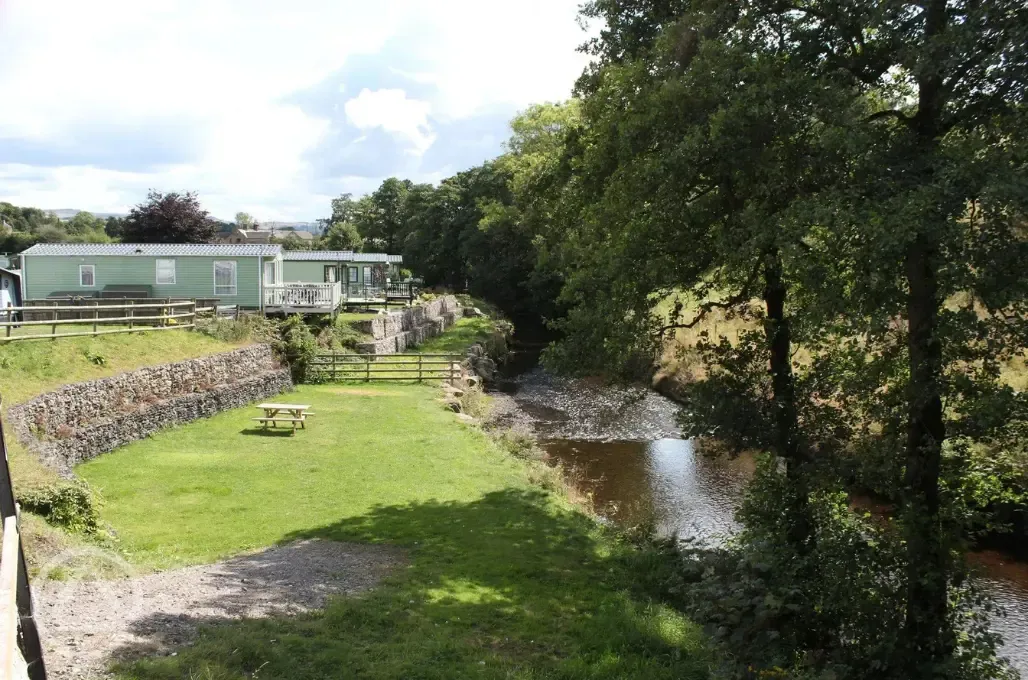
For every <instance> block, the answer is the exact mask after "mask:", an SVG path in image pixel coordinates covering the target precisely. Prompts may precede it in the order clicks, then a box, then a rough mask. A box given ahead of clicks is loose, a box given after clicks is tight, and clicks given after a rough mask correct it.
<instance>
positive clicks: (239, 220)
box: [236, 212, 256, 229]
mask: <svg viewBox="0 0 1028 680" xmlns="http://www.w3.org/2000/svg"><path fill="white" fill-rule="evenodd" d="M255 224H256V222H255V221H254V219H253V217H252V216H251V215H250V214H249V213H245V212H237V213H236V226H237V227H239V228H240V229H253V228H254V225H255Z"/></svg>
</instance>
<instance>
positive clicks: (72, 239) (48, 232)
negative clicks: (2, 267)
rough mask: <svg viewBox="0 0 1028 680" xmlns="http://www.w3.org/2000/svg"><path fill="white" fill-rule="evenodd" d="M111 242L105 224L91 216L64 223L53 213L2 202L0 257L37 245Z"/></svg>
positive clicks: (84, 214)
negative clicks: (2, 254)
mask: <svg viewBox="0 0 1028 680" xmlns="http://www.w3.org/2000/svg"><path fill="white" fill-rule="evenodd" d="M3 225H6V227H5V226H3ZM111 238H112V235H111V234H110V233H108V232H107V231H106V225H105V223H104V221H103V220H100V219H99V218H96V217H93V215H91V214H90V213H87V212H80V213H78V214H77V215H75V216H74V217H73V218H72V219H70V220H68V221H67V222H62V221H61V220H60V219H58V217H57V216H56V215H55V214H53V213H48V212H44V211H42V210H39V209H38V208H19V207H17V206H14V205H11V204H10V203H5V202H2V201H0V253H18V252H21V251H22V250H25V249H27V248H29V247H31V246H33V245H35V244H36V243H106V242H109V241H110V240H111Z"/></svg>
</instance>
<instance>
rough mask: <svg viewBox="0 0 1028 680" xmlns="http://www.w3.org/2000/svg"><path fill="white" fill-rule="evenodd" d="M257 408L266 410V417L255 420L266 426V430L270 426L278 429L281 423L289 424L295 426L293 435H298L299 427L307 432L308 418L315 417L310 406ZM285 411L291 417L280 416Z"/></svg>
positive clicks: (273, 405)
mask: <svg viewBox="0 0 1028 680" xmlns="http://www.w3.org/2000/svg"><path fill="white" fill-rule="evenodd" d="M257 408H259V409H263V410H264V417H263V418H254V420H255V421H257V422H259V423H261V424H262V425H264V429H268V425H271V426H272V427H277V426H278V424H279V423H288V424H289V425H292V426H293V434H296V426H297V425H299V426H300V429H301V430H306V429H307V416H311V415H314V414H313V413H311V412H310V408H311V405H310V404H259V405H258V406H257ZM283 411H285V412H286V413H288V414H289V415H288V416H280V415H279V414H280V413H282V412H283Z"/></svg>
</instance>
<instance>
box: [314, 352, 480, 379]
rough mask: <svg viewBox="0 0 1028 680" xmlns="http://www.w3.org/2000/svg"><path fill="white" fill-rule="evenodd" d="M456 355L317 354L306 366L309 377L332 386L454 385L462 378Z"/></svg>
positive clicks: (462, 358)
mask: <svg viewBox="0 0 1028 680" xmlns="http://www.w3.org/2000/svg"><path fill="white" fill-rule="evenodd" d="M463 360H464V357H462V356H461V355H459V354H346V353H344V352H326V353H323V354H318V355H317V356H316V357H314V359H313V360H312V361H311V363H310V364H309V365H308V372H309V374H310V377H312V378H315V379H316V380H317V379H320V380H325V381H328V380H331V381H333V382H372V381H377V380H406V381H409V382H423V381H425V380H446V381H449V382H450V384H453V383H455V382H456V381H457V380H459V379H460V377H461V375H462V374H463V368H462V367H461V362H462V361H463Z"/></svg>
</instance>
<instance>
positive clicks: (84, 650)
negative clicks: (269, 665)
mask: <svg viewBox="0 0 1028 680" xmlns="http://www.w3.org/2000/svg"><path fill="white" fill-rule="evenodd" d="M404 562H405V556H404V553H403V551H402V550H400V549H398V548H392V547H387V546H369V545H358V544H348V543H336V542H332V541H300V542H297V543H292V544H290V545H287V546H283V547H277V548H270V549H268V550H265V551H263V552H260V553H256V554H252V555H245V556H242V557H236V558H233V559H230V560H227V561H224V562H219V563H217V564H211V565H204V566H199V567H188V568H185V569H177V570H174V571H166V572H161V573H157V574H149V575H146V576H139V577H135V578H127V579H119V580H100V581H69V582H58V581H45V582H42V586H41V587H40V588H39V589H38V591H37V592H36V593H35V599H36V610H37V614H38V621H39V626H40V633H41V637H42V639H43V647H44V654H45V658H46V663H47V670H48V672H49V676H50V677H51V678H53V679H55V680H67V679H71V678H75V679H76V680H77V679H81V678H103V677H106V675H105V674H104V669H105V668H106V666H107V665H108V664H109V663H110V662H111V661H112V660H114V659H129V658H137V657H139V656H146V655H153V654H161V653H168V652H169V651H170V650H171V649H172V648H174V647H177V646H180V645H182V644H184V643H186V642H188V641H189V640H190V639H191V638H192V636H193V634H194V633H195V631H196V628H197V626H198V625H199V624H201V623H211V622H218V621H225V620H228V619H237V618H241V617H260V616H271V615H290V614H297V613H301V612H304V611H308V610H311V609H318V608H321V607H323V606H324V604H325V601H326V599H327V598H328V597H329V596H331V595H352V594H356V593H360V592H363V591H366V590H368V589H370V588H372V587H374V586H375V585H376V584H377V583H378V582H379V581H380V580H381V579H382V578H383V577H384V576H386V575H387V574H388V573H389V571H390V570H391V569H393V568H394V567H396V566H398V565H400V564H403V563H404ZM37 583H39V582H38V581H37Z"/></svg>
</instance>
